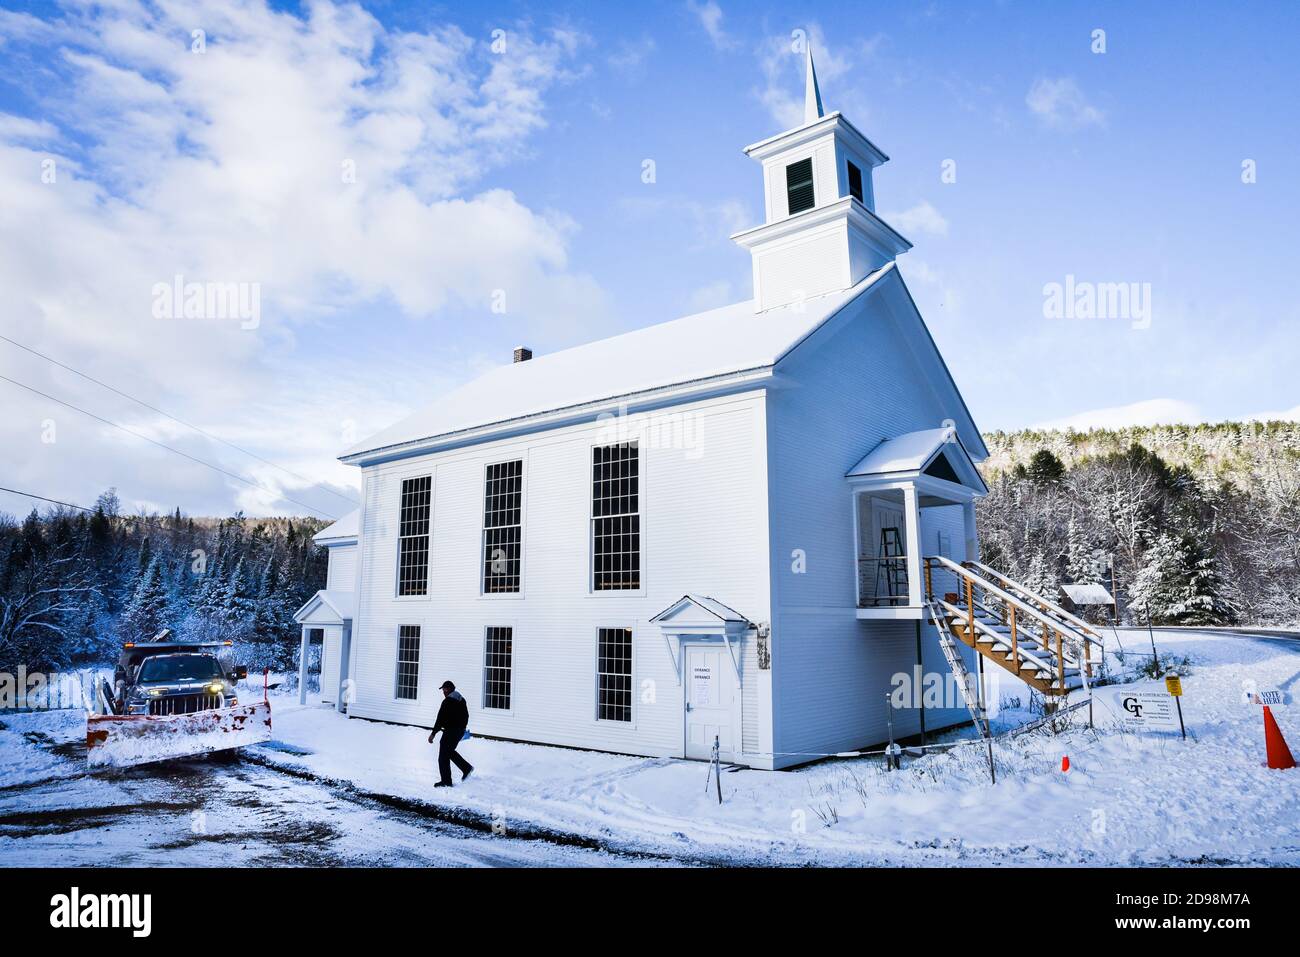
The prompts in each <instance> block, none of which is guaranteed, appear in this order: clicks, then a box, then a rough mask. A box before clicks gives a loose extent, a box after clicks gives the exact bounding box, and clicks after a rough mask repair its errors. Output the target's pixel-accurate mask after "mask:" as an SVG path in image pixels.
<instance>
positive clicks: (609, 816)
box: [253, 631, 1300, 865]
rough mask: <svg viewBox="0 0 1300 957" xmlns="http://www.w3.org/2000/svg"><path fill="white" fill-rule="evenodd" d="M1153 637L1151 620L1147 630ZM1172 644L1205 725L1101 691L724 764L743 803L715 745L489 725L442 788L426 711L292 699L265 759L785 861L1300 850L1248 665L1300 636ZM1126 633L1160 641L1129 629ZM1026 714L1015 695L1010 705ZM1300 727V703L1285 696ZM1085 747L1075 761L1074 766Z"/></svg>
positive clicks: (1137, 646) (1268, 661)
mask: <svg viewBox="0 0 1300 957" xmlns="http://www.w3.org/2000/svg"><path fill="white" fill-rule="evenodd" d="M1143 639H1144V641H1145V635H1144V636H1143ZM1156 641H1157V644H1158V646H1159V650H1160V653H1161V655H1162V656H1163V655H1166V654H1173V655H1176V656H1178V657H1179V658H1180V659H1181V658H1183V657H1186V658H1188V659H1190V661H1191V663H1192V664H1191V668H1190V669H1189V670H1190V672H1191V673H1190V674H1189V675H1187V677H1185V679H1184V681H1183V687H1184V698H1183V710H1184V714H1185V717H1186V721H1187V725H1188V731H1189V735H1190V739H1189V740H1188V741H1186V742H1184V741H1182V740H1181V738H1180V737H1179V735H1178V734H1177V733H1173V734H1156V735H1141V736H1139V735H1135V734H1132V733H1124V732H1120V731H1116V730H1112V729H1110V728H1109V727H1107V726H1105V725H1104V723H1103V722H1100V721H1099V722H1098V727H1097V728H1096V729H1089V728H1088V727H1087V709H1086V708H1085V709H1081V710H1080V711H1077V712H1075V713H1074V714H1073V715H1071V716H1070V718H1069V719H1068V723H1069V727H1067V728H1066V729H1064V730H1063V731H1061V733H1059V734H1053V733H1052V732H1051V730H1050V729H1042V730H1039V731H1033V732H1029V733H1027V734H1024V735H1022V736H1020V737H1017V738H1015V739H1013V740H1011V741H1001V742H999V743H998V744H997V745H996V747H995V753H994V760H995V764H996V768H997V784H996V785H990V783H989V772H988V765H987V757H986V751H985V749H984V748H983V747H982V746H980V745H977V744H976V745H966V746H962V747H959V748H956V749H954V750H952V751H950V752H947V753H933V754H930V755H927V756H926V757H924V758H920V759H914V760H908V759H905V762H906V763H905V765H904V769H903V770H902V771H901V772H893V773H890V772H886V771H885V769H884V766H883V764H882V763H881V762H880V761H879V759H856V760H838V761H831V762H826V763H822V764H818V765H814V766H811V767H806V768H803V769H801V770H796V771H784V772H767V771H754V770H742V771H739V772H736V773H724V774H723V782H722V783H723V794H724V798H725V800H724V803H723V804H722V805H719V804H718V803H717V798H716V794H715V792H714V790H713V789H712V788H709V790H707V791H706V790H705V786H704V785H705V777H706V773H707V769H706V767H705V765H703V764H699V763H695V762H688V761H678V760H672V759H645V758H629V757H624V756H618V755H608V754H598V753H594V752H584V751H571V750H564V749H559V748H548V747H544V746H535V745H526V744H515V743H509V742H500V741H488V740H484V739H480V738H475V739H472V740H470V741H468V742H466V743H465V744H464V745H463V746H462V747H461V749H460V750H461V753H462V754H464V755H465V756H466V757H467V758H468V760H469V761H471V762H472V763H473V764H474V766H475V773H474V776H473V777H472V778H471V779H470V780H469V781H468V782H465V783H464V784H463V785H461V784H458V786H457V787H456V788H454V789H452V790H450V791H447V790H437V791H435V790H434V789H433V783H434V781H435V780H436V779H437V770H436V766H435V764H436V762H435V759H436V749H435V748H434V747H432V746H430V745H429V744H427V743H426V737H427V732H425V731H422V730H420V729H418V728H406V727H400V726H393V725H384V724H376V723H371V722H366V721H351V720H348V719H347V718H345V717H343V716H341V715H338V714H335V713H334V712H332V711H329V710H322V709H316V708H305V709H298V710H292V711H283V710H281V711H279V712H277V726H276V738H277V740H278V741H279V742H282V743H283V744H285V745H288V746H290V748H289V749H290V750H297V751H299V752H308V753H296V754H295V753H286V750H271V749H268V748H256V749H253V752H254V753H256V754H257V756H258V760H265V761H267V762H270V763H274V764H280V765H285V766H291V767H294V768H296V769H298V770H300V771H304V772H308V773H310V774H312V775H314V776H319V777H322V778H328V779H334V780H339V781H346V782H348V783H350V784H352V785H354V786H356V787H358V788H360V789H362V790H366V791H375V792H382V793H385V794H392V795H395V796H399V797H402V798H406V799H410V800H417V801H422V802H427V803H428V804H430V805H437V806H441V807H444V808H447V809H460V810H464V811H468V812H473V813H477V814H480V815H482V816H484V817H487V818H490V819H492V820H494V821H499V822H500V824H501V825H502V827H504V829H505V830H506V832H507V833H508V832H509V829H510V827H511V826H512V825H514V826H517V825H518V824H520V823H522V822H527V823H528V824H530V825H532V826H539V827H544V828H548V829H554V830H561V831H566V832H571V833H576V834H582V835H586V836H595V837H597V838H599V839H601V840H603V841H605V842H607V843H608V844H609V845H610V846H611V847H616V848H635V849H640V850H648V851H653V852H660V853H670V854H675V855H683V856H691V857H697V858H701V859H712V860H740V861H747V862H762V863H772V864H798V863H805V862H817V863H826V864H847V863H857V864H870V863H897V864H904V863H914V864H944V865H951V864H985V865H988V864H1001V863H1029V864H1094V865H1122V864H1178V863H1186V862H1195V863H1221V864H1251V863H1274V864H1300V837H1298V836H1297V833H1296V826H1295V822H1296V821H1297V820H1300V797H1298V791H1300V771H1296V772H1294V773H1291V772H1277V771H1269V770H1267V769H1266V768H1265V767H1263V765H1262V761H1263V740H1262V730H1261V727H1260V723H1261V719H1260V715H1259V709H1258V708H1254V709H1251V708H1247V707H1245V706H1243V705H1242V704H1241V703H1240V700H1241V687H1242V683H1243V682H1246V681H1254V682H1256V683H1257V684H1258V685H1260V686H1278V685H1284V684H1286V683H1287V682H1289V681H1294V680H1296V678H1297V676H1298V675H1300V643H1291V644H1290V645H1288V644H1287V643H1285V642H1282V641H1276V642H1263V641H1256V640H1252V639H1248V638H1241V637H1236V636H1232V637H1224V636H1221V635H1208V634H1201V633H1188V632H1182V631H1179V632H1158V633H1157V635H1156ZM1124 645H1125V647H1129V646H1132V649H1131V651H1132V652H1134V653H1137V652H1140V650H1141V648H1142V643H1140V642H1138V641H1137V640H1136V638H1133V639H1131V640H1130V636H1128V635H1125V636H1124ZM1008 717H1009V715H1008V714H1006V713H1004V715H1003V719H1004V720H1006V719H1007V718H1008ZM1279 722H1280V723H1281V724H1282V726H1283V730H1284V732H1290V734H1291V738H1292V741H1293V742H1294V743H1295V744H1296V745H1300V710H1296V711H1292V712H1286V713H1283V714H1280V715H1279ZM1064 755H1069V757H1070V760H1071V765H1072V768H1073V770H1071V771H1070V772H1069V773H1068V774H1062V773H1061V771H1060V766H1061V758H1062V757H1063V756H1064Z"/></svg>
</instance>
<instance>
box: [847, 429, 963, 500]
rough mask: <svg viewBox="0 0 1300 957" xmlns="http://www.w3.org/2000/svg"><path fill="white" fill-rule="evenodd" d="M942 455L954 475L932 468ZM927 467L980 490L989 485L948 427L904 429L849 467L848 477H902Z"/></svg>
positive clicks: (923, 471) (945, 477)
mask: <svg viewBox="0 0 1300 957" xmlns="http://www.w3.org/2000/svg"><path fill="white" fill-rule="evenodd" d="M941 457H942V458H944V459H945V460H946V463H947V465H948V466H949V467H950V468H951V471H952V472H953V473H954V475H952V476H949V475H945V474H944V472H943V471H942V470H939V469H935V468H934V466H935V464H936V462H937V461H938V460H939V459H940V458H941ZM927 470H930V474H933V475H934V476H935V477H936V478H944V479H946V480H947V481H952V480H953V478H956V479H957V480H958V481H959V484H962V485H968V486H970V487H971V488H973V489H975V490H976V491H978V492H980V493H981V494H987V492H988V486H986V485H985V484H984V479H983V478H982V477H981V476H980V474H979V469H977V468H976V467H975V463H974V462H973V461H972V460H971V457H970V455H969V454H968V453H967V451H966V447H965V446H964V445H962V442H961V438H960V437H959V436H958V435H957V433H956V430H954V429H952V428H947V427H945V428H942V429H921V430H920V431H917V432H905V433H903V434H902V435H896V436H894V437H893V438H892V439H885V440H884V441H883V442H881V443H880V444H879V445H877V446H876V447H875V448H874V449H872V450H871V451H870V452H868V453H867V454H866V455H865V456H863V457H862V460H861V461H860V462H858V464H857V465H855V466H853V468H851V469H849V471H848V474H847V477H848V478H888V477H891V476H897V477H903V476H909V475H919V474H922V473H925V472H926V471H927Z"/></svg>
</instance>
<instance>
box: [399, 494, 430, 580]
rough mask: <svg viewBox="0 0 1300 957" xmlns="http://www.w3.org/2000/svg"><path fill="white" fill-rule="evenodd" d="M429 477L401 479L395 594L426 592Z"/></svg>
mask: <svg viewBox="0 0 1300 957" xmlns="http://www.w3.org/2000/svg"><path fill="white" fill-rule="evenodd" d="M432 492H433V477H432V476H430V475H426V476H424V477H423V478H414V479H406V480H405V481H404V482H402V503H401V510H400V512H399V514H398V529H397V536H398V537H397V542H398V545H397V594H399V595H427V594H428V593H429V512H430V504H431V499H432Z"/></svg>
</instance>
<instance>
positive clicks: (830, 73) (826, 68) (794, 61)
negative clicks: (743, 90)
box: [757, 23, 872, 130]
mask: <svg viewBox="0 0 1300 957" xmlns="http://www.w3.org/2000/svg"><path fill="white" fill-rule="evenodd" d="M801 29H803V30H804V32H805V35H806V37H807V40H808V42H809V43H811V44H812V51H813V61H814V63H815V64H816V68H817V82H818V85H819V86H820V87H821V90H822V102H823V104H826V103H827V100H826V95H827V89H828V84H829V85H830V87H831V88H833V87H834V85H835V81H836V80H837V79H839V78H840V77H842V76H844V75H845V74H847V73H848V72H849V69H850V67H851V66H852V63H851V61H850V60H849V58H848V57H847V56H845V55H841V54H840V53H839V52H838V50H837V49H836V48H832V47H831V46H829V45H828V44H827V43H826V36H825V34H824V33H822V28H821V26H820V25H818V24H816V23H810V24H808V25H807V26H806V27H801ZM794 43H795V41H794V38H793V37H792V36H790V35H789V34H783V35H780V36H772V37H768V38H767V39H766V40H764V41H763V44H762V46H761V47H760V48H759V51H758V59H759V68H760V69H761V70H762V73H763V86H762V88H761V89H760V90H758V93H757V95H758V99H759V101H760V102H761V103H762V104H763V106H765V107H766V108H767V112H768V114H769V115H770V116H771V117H772V119H773V120H775V121H776V123H777V125H778V127H780V128H781V129H783V130H786V129H793V128H795V127H796V126H802V125H803V110H804V92H805V90H804V81H805V76H806V73H805V65H804V53H803V51H802V48H801V49H800V50H798V51H796V50H795V49H794ZM864 49H865V50H866V52H867V53H868V55H870V53H871V49H872V48H871V47H867V48H864ZM836 102H837V103H839V104H840V106H839V107H836V106H831V105H826V109H827V110H828V111H829V110H833V109H837V108H843V107H844V106H846V105H847V104H845V103H844V101H843V100H842V99H837V101H836ZM862 119H863V117H862V116H859V117H858V120H860V121H861V120H862Z"/></svg>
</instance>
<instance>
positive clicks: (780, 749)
mask: <svg viewBox="0 0 1300 957" xmlns="http://www.w3.org/2000/svg"><path fill="white" fill-rule="evenodd" d="M806 100H807V102H806V109H805V117H804V123H803V124H802V125H801V126H799V127H797V128H795V129H792V130H789V131H787V132H784V133H781V134H779V135H777V136H773V137H770V138H768V139H765V140H762V141H761V142H758V143H755V144H753V145H752V146H749V147H747V148H746V150H745V152H746V153H747V154H748V155H749V156H751V157H752V158H753V159H755V160H756V161H758V163H759V164H760V165H761V167H762V183H763V196H764V205H765V209H766V217H765V222H763V223H762V224H761V225H758V226H755V227H753V228H751V229H747V230H744V231H742V232H739V233H737V234H736V235H734V236H733V237H732V238H733V239H734V240H735V241H736V242H737V243H739V244H740V245H741V246H743V247H744V248H745V249H747V250H749V251H750V253H751V255H752V257H753V282H754V286H753V289H754V297H753V299H752V300H749V301H745V302H739V303H736V304H734V305H730V306H725V307H723V308H720V309H713V310H710V311H708V312H703V313H700V314H698V315H692V316H686V317H684V318H680V319H676V320H674V321H671V322H666V323H663V324H661V325H655V326H651V327H648V328H644V329H639V330H637V331H635V332H630V333H627V334H624V335H619V336H615V337H613V338H610V339H604V340H601V341H599V342H593V343H590V344H588V345H583V346H579V347H577V348H572V349H566V350H564V351H561V352H557V353H554V354H551V355H539V356H537V357H533V356H532V354H531V353H530V352H529V351H528V350H527V349H519V350H516V353H515V356H514V360H515V361H513V362H511V363H508V364H503V365H502V366H500V367H498V368H496V369H494V370H492V371H490V372H488V373H487V374H486V375H483V376H481V377H480V378H478V379H476V380H474V381H471V382H470V383H469V384H467V385H465V386H463V387H460V388H459V389H457V390H455V391H453V392H452V393H450V394H448V395H446V396H444V397H442V398H440V399H439V400H438V401H437V402H435V403H433V404H431V405H429V406H428V407H427V408H424V409H421V410H419V411H417V412H415V413H414V414H412V415H411V416H409V417H408V418H406V419H404V420H403V421H401V422H398V423H397V424H395V425H393V426H392V427H390V428H388V429H386V430H384V431H382V432H380V433H379V434H377V435H374V436H371V437H370V438H368V439H367V440H366V441H364V442H361V443H360V444H358V445H356V446H355V447H353V448H351V449H349V450H348V451H347V452H346V453H345V454H344V455H343V456H342V457H341V459H342V461H344V462H346V463H348V464H351V465H355V466H357V467H358V468H359V469H360V470H361V489H362V495H361V501H362V505H361V508H360V509H359V511H358V512H356V513H354V514H352V515H349V516H347V517H346V518H345V519H343V520H342V521H340V522H338V523H336V524H335V525H333V526H331V527H329V528H327V529H325V530H324V531H322V532H321V533H320V534H319V535H318V536H317V541H318V542H320V543H321V544H323V545H325V546H326V547H328V549H329V555H330V560H329V579H328V583H327V587H326V588H325V589H323V590H322V591H320V592H319V593H318V594H317V595H315V596H314V597H313V598H312V600H311V601H310V602H308V603H307V605H305V606H304V607H303V608H302V609H301V610H300V611H299V612H298V615H297V620H298V621H300V622H301V623H302V626H303V647H304V651H305V649H306V647H307V642H308V641H309V639H312V638H317V639H319V638H323V639H324V652H323V663H322V675H321V698H322V699H323V700H324V701H325V702H326V703H328V704H330V705H334V706H335V707H338V708H340V709H346V711H347V714H348V715H349V716H351V717H354V718H369V719H377V720H382V721H389V722H399V723H404V724H411V725H420V726H424V727H429V726H431V725H432V724H433V720H434V715H435V714H436V712H437V710H438V705H439V703H440V701H441V698H442V695H441V693H440V692H439V690H438V686H439V685H440V684H441V683H442V682H443V680H444V679H451V680H452V681H454V682H455V683H456V686H457V687H458V688H459V689H460V690H461V692H462V693H463V694H464V695H465V698H466V699H467V701H468V704H469V708H470V714H471V722H470V727H471V730H472V731H473V732H474V733H475V735H477V736H484V737H498V738H503V739H511V740H518V741H528V742H539V743H544V744H552V745H564V746H571V747H579V748H589V749H597V750H604V751H612V752H621V753H627V754H636V755H650V756H674V757H684V758H707V757H708V756H709V755H710V752H711V750H712V748H713V744H714V741H715V739H716V740H717V742H718V744H719V747H720V749H721V754H722V758H723V760H725V761H730V762H734V763H736V764H741V765H746V766H750V767H756V768H771V769H775V768H782V767H789V766H793V765H797V764H803V763H807V762H808V761H810V760H814V759H815V758H816V757H818V756H819V755H823V754H833V753H836V752H841V751H845V750H848V749H855V748H862V747H865V746H870V745H873V744H878V743H881V742H883V741H885V740H886V739H887V738H888V737H889V735H890V733H891V720H892V733H893V735H894V736H896V737H899V738H901V737H905V736H909V735H914V734H916V733H917V732H918V731H920V730H921V729H922V722H924V726H925V727H926V728H928V729H929V730H934V729H937V728H941V727H945V726H951V725H954V724H957V723H960V722H964V721H967V720H969V715H968V714H967V712H966V709H965V708H964V707H958V708H951V707H949V708H930V709H922V708H920V707H905V708H896V709H891V708H889V707H888V702H887V694H888V692H890V691H891V688H892V687H893V682H894V678H895V676H896V675H899V674H906V675H909V676H911V675H913V674H914V668H915V667H916V666H917V665H918V664H921V665H922V666H923V668H924V670H925V671H926V672H943V673H945V674H946V673H947V671H948V665H947V664H946V663H945V660H944V656H943V654H942V652H941V649H940V646H939V639H938V633H937V631H936V628H935V625H934V624H933V623H932V621H931V619H930V617H929V615H928V614H927V611H926V598H925V596H924V595H923V588H924V587H925V578H926V569H925V567H924V565H923V557H925V556H938V555H942V556H946V557H948V558H949V559H952V560H955V561H957V562H960V561H963V560H966V559H974V558H976V557H977V549H978V543H977V529H976V524H975V510H974V501H975V499H976V498H977V497H979V496H981V495H983V494H984V493H985V492H986V489H985V487H984V485H983V483H982V481H981V479H980V477H979V474H978V472H977V471H976V468H975V463H977V462H979V461H982V460H983V459H984V458H985V457H986V455H987V450H986V448H985V446H984V443H983V441H982V440H981V438H980V433H979V430H978V429H977V428H976V426H975V423H974V421H973V420H972V418H971V415H970V413H969V411H968V410H967V408H966V405H965V403H964V402H963V400H962V397H961V393H960V392H959V391H958V389H957V386H956V384H955V383H954V381H953V378H952V376H951V375H950V374H949V371H948V369H947V367H946V366H945V364H944V360H943V357H942V356H941V355H940V354H939V351H938V349H937V348H936V346H935V343H934V341H933V339H932V338H931V336H930V334H929V332H928V331H927V329H926V326H925V323H924V321H923V320H922V318H921V315H920V314H919V312H918V311H917V307H916V304H915V303H914V302H913V300H912V297H911V295H910V294H909V292H908V289H907V286H906V285H905V284H904V282H903V278H902V276H901V275H900V274H899V271H898V269H897V267H896V263H895V259H896V257H897V256H898V255H900V254H901V253H903V252H906V251H907V250H908V249H909V248H910V244H909V243H908V241H907V240H906V239H904V238H903V237H902V236H901V235H899V233H898V232H896V231H895V230H894V229H893V228H891V227H890V226H889V225H888V224H887V223H885V222H884V221H883V220H882V219H880V217H878V216H877V215H876V212H875V207H876V202H875V194H874V190H873V187H872V173H873V170H874V169H875V168H876V167H877V166H880V165H881V164H882V163H884V162H886V160H887V159H888V157H886V155H885V154H884V153H883V152H881V151H880V149H878V148H877V147H876V146H875V145H874V144H872V143H871V141H870V140H868V139H867V138H866V137H865V136H864V135H863V134H862V133H861V132H860V131H859V130H858V129H857V128H856V127H855V126H854V125H853V124H852V123H850V122H849V121H848V120H847V119H846V118H845V117H844V116H842V115H840V114H839V113H838V112H832V113H826V112H825V111H824V110H823V108H822V103H821V96H820V93H819V91H818V88H817V82H816V77H815V74H814V72H813V68H812V60H811V56H809V58H808V84H807V97H806ZM973 631H974V625H972V632H973ZM964 652H965V653H966V654H967V655H968V656H969V655H970V654H971V653H970V652H969V650H968V649H964ZM303 660H304V663H305V661H306V655H305V654H304V656H303ZM304 668H305V664H304ZM303 687H304V688H305V684H304V686H303ZM304 694H305V692H304ZM958 704H960V702H958ZM891 712H892V713H891Z"/></svg>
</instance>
